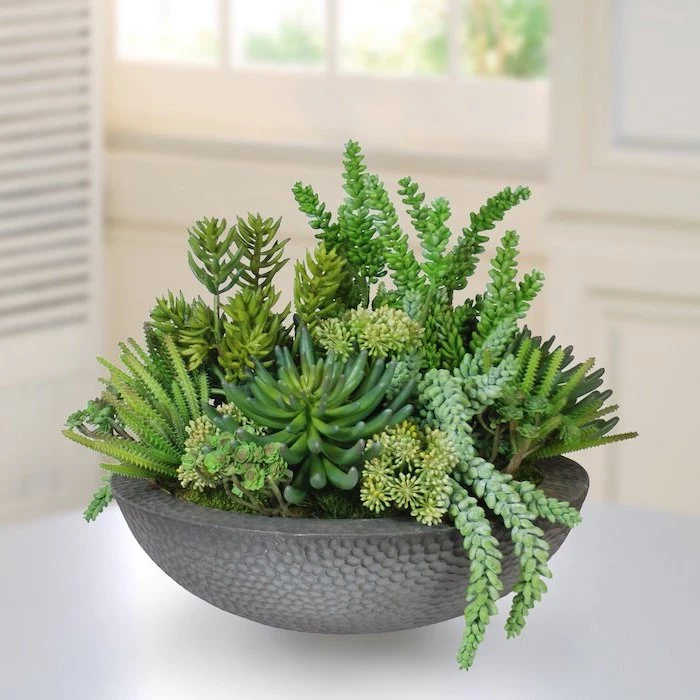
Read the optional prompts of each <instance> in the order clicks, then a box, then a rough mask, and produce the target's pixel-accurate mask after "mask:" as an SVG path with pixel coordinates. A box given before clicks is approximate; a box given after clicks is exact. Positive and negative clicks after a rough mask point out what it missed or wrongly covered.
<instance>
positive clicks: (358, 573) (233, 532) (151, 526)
mask: <svg viewBox="0 0 700 700" xmlns="http://www.w3.org/2000/svg"><path fill="white" fill-rule="evenodd" d="M539 466H540V468H541V470H542V472H543V473H544V477H545V478H544V480H543V482H542V483H541V488H543V489H544V491H545V492H546V493H547V494H548V495H550V496H555V497H556V498H559V499H563V500H566V501H569V503H571V504H572V505H574V506H575V507H577V508H580V507H581V504H582V503H583V500H584V498H585V497H586V492H587V491H588V475H587V474H586V472H585V470H584V469H583V468H582V467H581V466H579V465H578V464H577V463H576V462H573V461H571V460H570V459H566V458H564V457H557V458H553V459H549V460H544V461H542V462H541V463H540V465H539ZM112 488H113V491H114V495H115V497H116V500H117V502H118V504H119V507H120V508H121V511H122V513H123V514H124V518H125V519H126V522H127V523H128V525H129V528H130V529H131V531H132V533H133V534H134V537H136V539H137V541H138V542H139V544H140V545H141V547H143V549H144V550H145V551H146V553H147V554H148V555H149V556H150V557H151V559H153V561H154V562H155V563H156V564H157V565H158V566H159V567H160V568H161V569H162V570H163V571H164V572H165V573H166V574H168V576H170V577H171V578H173V579H174V580H175V581H176V582H177V583H179V584H180V585H181V586H183V587H184V588H186V589H187V590H188V591H190V592H191V593H194V595H196V596H198V597H199V598H202V599H203V600H206V601H207V602H209V603H211V604H212V605H215V606H217V607H218V608H221V609H222V610H226V611H228V612H231V613H234V614H235V615H240V616H241V617H245V618H248V619H249V620H255V621H257V622H261V623H263V624H265V625H272V626H274V627H283V628H286V629H292V630H300V631H305V632H324V633H335V634H353V633H368V632H392V631H396V630H405V629H411V628H413V627H421V626H422V625H429V624H432V623H435V622H441V621H442V620H448V619H451V618H453V617H458V616H460V615H462V614H463V612H464V593H465V588H466V583H467V579H468V576H469V562H468V560H467V557H466V555H465V552H464V549H463V547H462V540H461V538H460V535H459V533H458V532H457V530H456V529H455V528H453V527H449V526H447V525H439V526H436V527H427V526H425V525H419V524H418V523H416V522H413V521H410V520H400V519H394V518H379V519H373V520H318V519H310V518H308V519H307V518H269V517H263V516H252V515H240V514H238V513H232V512H225V511H219V510H214V509H211V508H204V507H202V506H198V505H196V504H194V503H189V502H187V501H183V500H180V499H177V498H175V497H173V496H171V495H170V494H168V493H166V492H165V491H163V490H161V489H159V488H157V487H155V486H153V485H152V484H151V483H150V482H148V481H145V480H136V479H126V478H124V477H119V476H114V477H113V478H112ZM539 525H540V526H541V527H542V529H543V530H544V533H545V535H544V536H545V538H546V540H547V541H548V542H549V544H550V546H551V552H552V554H554V552H556V551H557V549H559V547H560V546H561V544H562V542H563V541H564V540H565V539H566V536H567V535H568V533H569V530H568V528H566V527H564V526H562V525H553V524H551V523H549V522H546V521H541V522H540V523H539ZM494 535H495V536H496V537H497V538H498V540H499V542H500V543H501V551H502V552H503V583H504V589H503V595H505V594H506V593H508V592H510V590H511V589H512V586H513V585H514V583H515V581H516V579H517V576H518V562H517V559H516V558H515V556H514V555H513V543H512V542H511V540H510V537H509V535H508V532H507V531H506V530H505V529H504V528H503V527H502V526H500V525H498V524H495V526H494Z"/></svg>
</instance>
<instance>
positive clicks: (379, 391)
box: [222, 327, 415, 504]
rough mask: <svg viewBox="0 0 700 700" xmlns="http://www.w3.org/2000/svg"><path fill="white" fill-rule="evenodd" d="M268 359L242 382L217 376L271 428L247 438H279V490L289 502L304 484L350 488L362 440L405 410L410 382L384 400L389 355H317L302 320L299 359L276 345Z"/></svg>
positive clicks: (243, 408) (229, 395)
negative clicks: (288, 469)
mask: <svg viewBox="0 0 700 700" xmlns="http://www.w3.org/2000/svg"><path fill="white" fill-rule="evenodd" d="M275 359H276V376H275V375H274V374H272V373H270V372H268V371H267V369H265V367H263V365H262V364H261V363H260V362H256V363H255V370H254V372H253V373H252V374H251V376H250V378H249V380H248V381H247V382H246V383H244V384H238V385H236V384H230V383H227V382H224V383H223V384H222V388H223V391H224V394H225V396H226V400H227V401H229V402H230V403H232V404H234V405H235V406H236V407H237V408H238V410H240V412H241V413H242V414H243V415H244V416H246V417H248V418H249V419H250V420H252V421H253V422H254V423H256V424H257V425H260V426H263V427H265V428H266V429H268V430H269V431H270V432H269V434H267V435H262V436H249V437H248V438H247V439H250V440H252V441H254V442H257V443H259V444H263V445H264V444H268V443H282V445H283V446H282V448H281V454H282V457H283V458H284V459H285V460H286V461H287V463H288V464H290V465H291V466H292V468H293V470H294V472H295V476H294V479H293V481H292V483H291V484H289V485H288V486H287V487H286V488H285V491H284V496H285V498H286V499H287V501H289V502H290V503H294V504H299V503H301V502H303V500H304V498H305V496H306V493H307V491H308V489H309V488H310V487H312V488H315V489H322V488H324V487H326V485H328V484H330V485H332V486H334V487H335V488H338V489H341V490H349V489H352V488H354V487H355V486H356V484H357V482H358V478H359V472H358V469H357V467H358V466H359V465H361V464H362V461H363V458H364V450H365V442H366V440H367V439H368V438H370V437H371V436H372V435H374V434H375V433H377V432H379V431H381V430H382V429H383V428H385V427H386V426H387V425H390V424H392V423H395V422H400V421H402V420H405V419H406V418H407V417H408V416H409V415H410V414H411V412H412V410H413V406H412V405H411V404H409V403H408V398H409V397H410V396H411V394H412V393H413V390H414V388H415V383H414V382H411V383H409V384H407V385H406V386H405V387H404V389H403V390H402V391H401V392H399V393H398V394H397V395H396V396H395V397H394V398H393V399H392V400H391V401H386V400H385V399H386V394H387V390H388V389H389V387H390V385H391V380H392V377H393V374H394V370H395V367H396V363H395V361H391V362H389V363H385V362H384V360H383V359H381V358H380V359H377V360H375V361H374V362H372V363H368V357H367V352H366V351H362V352H360V353H359V354H357V355H355V356H353V357H350V358H349V359H343V358H339V357H336V356H335V355H334V353H332V352H331V353H328V354H327V355H326V356H325V357H323V358H318V357H317V356H316V351H315V349H314V346H313V343H312V340H311V335H310V334H309V332H308V331H307V330H306V329H305V328H303V327H302V328H301V329H300V331H299V360H298V362H297V361H295V359H294V357H293V356H292V353H291V351H290V350H289V348H279V347H278V348H276V350H275Z"/></svg>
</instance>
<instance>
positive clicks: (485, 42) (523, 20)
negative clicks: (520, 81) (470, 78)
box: [463, 0, 550, 78]
mask: <svg viewBox="0 0 700 700" xmlns="http://www.w3.org/2000/svg"><path fill="white" fill-rule="evenodd" d="M463 2H464V20H465V24H464V42H463V50H464V53H463V63H464V70H465V71H466V72H467V73H469V74H471V75H481V76H504V77H511V78H537V77H541V76H544V75H546V74H547V63H548V50H549V22H550V2H549V0H463Z"/></svg>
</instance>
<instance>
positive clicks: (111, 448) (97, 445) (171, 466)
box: [63, 330, 209, 517]
mask: <svg viewBox="0 0 700 700" xmlns="http://www.w3.org/2000/svg"><path fill="white" fill-rule="evenodd" d="M147 333H148V342H149V346H150V347H151V348H152V350H151V351H150V352H147V351H146V350H144V349H143V348H142V347H141V346H140V345H139V344H138V343H137V342H136V341H135V340H133V338H130V339H129V341H128V344H127V343H121V344H120V349H121V353H120V359H121V362H122V368H119V367H117V366H116V365H113V364H112V363H111V362H109V361H108V360H105V359H104V358H98V361H99V362H100V364H102V365H103V366H104V367H105V368H106V369H107V371H108V377H106V378H104V379H102V380H101V381H102V382H103V383H104V384H105V390H104V392H103V393H102V396H101V397H100V404H102V405H105V406H108V407H109V409H111V411H113V415H114V419H110V420H109V422H108V426H109V428H110V430H107V429H105V428H106V427H107V425H100V424H99V423H95V422H94V421H88V422H85V421H81V422H77V418H76V415H75V414H73V415H72V416H71V417H70V418H69V420H68V423H67V425H68V427H67V428H66V430H64V431H63V434H64V435H65V436H66V437H67V438H69V439H70V440H73V441H74V442H77V443H78V444H80V445H83V446H85V447H88V448H90V449H92V450H95V451H96V452H99V453H100V454H103V455H105V456H107V457H111V458H112V459H114V460H115V461H114V462H105V463H103V464H102V465H101V466H102V468H103V469H105V470H106V471H109V472H115V473H117V474H121V475H123V476H129V477H135V478H146V479H158V478H165V479H169V478H175V477H176V475H177V468H178V466H179V464H180V458H181V455H182V453H183V450H184V444H185V440H186V438H187V432H186V427H187V425H188V424H189V422H190V421H192V420H194V419H196V418H198V417H199V416H201V415H202V413H203V411H204V409H205V407H206V406H207V405H208V404H209V385H208V382H207V377H206V375H205V374H204V373H203V372H195V373H191V372H189V371H188V370H187V368H186V367H185V363H184V361H183V359H182V357H181V355H180V353H179V352H178V349H177V347H176V345H175V341H174V340H173V339H172V337H170V336H167V335H166V336H164V337H163V338H162V339H160V338H158V337H156V336H155V335H154V333H153V331H152V330H150V331H147ZM153 348H157V350H156V351H155V352H154V351H153ZM107 498H108V494H107V493H106V492H105V491H104V489H100V490H99V491H98V492H97V493H96V494H95V497H94V499H93V502H92V503H91V506H89V507H88V511H89V512H90V514H92V513H93V512H95V510H94V509H95V508H96V507H97V505H98V501H99V502H104V501H105V500H106V499H107ZM86 517H87V516H86Z"/></svg>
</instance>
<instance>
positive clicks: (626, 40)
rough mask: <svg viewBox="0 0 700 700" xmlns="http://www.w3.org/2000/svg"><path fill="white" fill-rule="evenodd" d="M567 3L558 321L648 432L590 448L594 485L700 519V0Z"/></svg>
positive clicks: (557, 156)
mask: <svg viewBox="0 0 700 700" xmlns="http://www.w3.org/2000/svg"><path fill="white" fill-rule="evenodd" d="M555 8H556V17H555V28H556V31H555V38H556V41H555V49H556V51H555V56H554V60H553V67H554V74H553V125H554V131H553V144H552V154H553V158H552V174H553V179H552V185H553V186H552V202H551V206H552V211H551V214H550V216H549V217H548V220H547V224H546V232H547V239H548V246H547V247H548V249H549V254H550V268H551V274H550V293H551V295H552V298H553V299H555V300H556V303H553V304H552V305H551V306H550V318H551V321H552V324H553V325H554V326H555V327H556V328H557V329H558V330H559V331H560V332H561V334H562V337H564V336H565V337H567V338H569V339H571V341H572V342H574V343H575V344H576V346H577V347H579V348H581V349H584V350H585V351H586V352H589V353H595V354H596V355H597V356H598V357H599V358H600V360H601V361H602V362H603V363H604V364H606V365H607V366H608V368H609V375H610V381H611V384H612V385H613V386H614V387H615V388H616V390H617V391H616V398H617V401H618V402H619V403H620V404H621V406H622V412H621V413H622V416H623V419H624V427H625V428H626V429H637V430H639V432H640V437H639V438H638V439H637V440H635V441H634V442H633V443H627V444H623V445H620V446H619V447H617V446H616V447H613V448H612V449H609V450H601V451H593V452H591V453H590V457H589V456H586V458H585V463H586V465H587V467H588V468H589V470H590V471H591V474H592V477H593V479H592V487H593V493H594V494H596V495H600V496H603V497H607V498H610V499H613V500H618V501H621V502H626V503H634V504H639V505H644V506H650V507H663V508H668V509H671V510H674V511H677V512H683V513H700V503H698V501H697V499H696V498H695V497H694V494H695V493H697V492H698V490H699V489H700V471H699V470H698V469H697V468H696V467H695V463H694V461H695V460H694V455H695V444H696V440H695V433H696V430H697V428H696V415H697V409H696V406H695V396H696V392H697V391H698V388H700V369H699V366H698V364H697V358H698V357H700V323H699V321H700V277H699V276H698V272H697V271H698V269H699V268H700V196H698V195H699V194H700V119H699V118H698V117H700V95H699V93H698V91H697V89H696V88H695V83H696V75H695V73H696V67H697V65H698V64H699V63H700V45H698V43H697V41H696V40H695V38H694V35H693V28H694V27H696V26H697V24H698V22H700V4H698V3H697V2H694V0H671V1H669V2H664V3H660V2H656V1H655V0H614V1H610V0H607V1H606V0H593V1H587V2H584V1H583V0H577V2H571V3H561V4H559V3H556V4H555Z"/></svg>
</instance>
